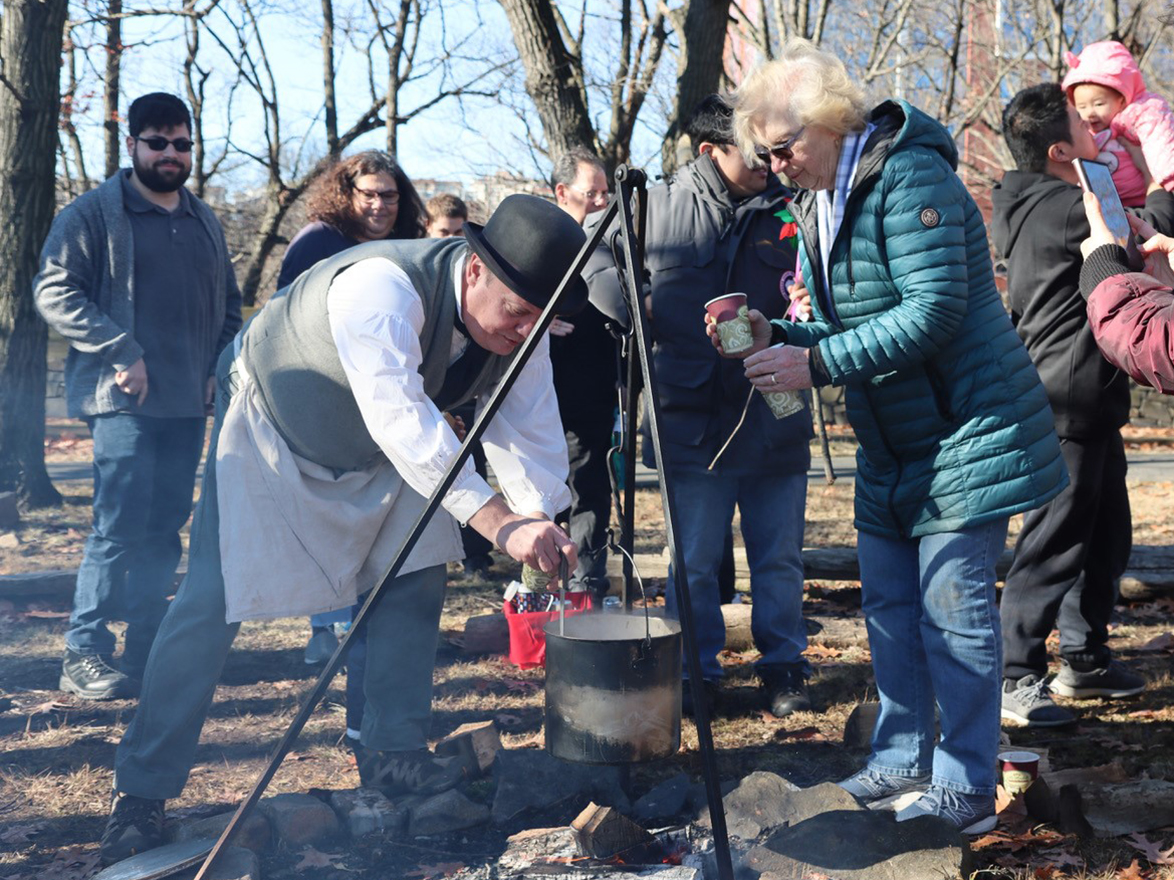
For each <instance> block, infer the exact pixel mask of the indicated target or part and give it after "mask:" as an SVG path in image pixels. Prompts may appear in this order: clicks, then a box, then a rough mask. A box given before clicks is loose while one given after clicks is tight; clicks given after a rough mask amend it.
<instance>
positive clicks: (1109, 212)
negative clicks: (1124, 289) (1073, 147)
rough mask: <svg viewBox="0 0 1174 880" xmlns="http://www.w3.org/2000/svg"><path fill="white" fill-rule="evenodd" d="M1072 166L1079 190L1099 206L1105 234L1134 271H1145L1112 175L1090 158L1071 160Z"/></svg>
mask: <svg viewBox="0 0 1174 880" xmlns="http://www.w3.org/2000/svg"><path fill="white" fill-rule="evenodd" d="M1072 164H1073V165H1074V166H1075V167H1076V175H1077V177H1079V178H1080V186H1081V188H1083V189H1084V190H1085V192H1090V193H1092V194H1093V195H1095V196H1096V197H1097V201H1099V202H1100V203H1101V216H1102V217H1104V218H1105V223H1106V224H1108V227H1109V232H1111V233H1112V234H1113V237H1114V238H1115V239H1117V243H1118V244H1119V245H1121V247H1123V248H1125V253H1126V255H1127V257H1128V261H1129V267H1130V268H1131V269H1133V270H1135V271H1140V270H1141V269H1143V268H1145V260H1143V259H1142V256H1141V251H1139V250H1138V249H1137V241H1136V240H1135V238H1134V235H1133V230H1132V229H1130V228H1129V219H1128V217H1126V215H1125V206H1124V205H1122V204H1121V196H1119V195H1118V194H1117V186H1116V184H1114V183H1113V173H1112V172H1111V171H1109V166H1108V165H1105V164H1104V163H1103V162H1094V161H1092V160H1091V159H1073V160H1072Z"/></svg>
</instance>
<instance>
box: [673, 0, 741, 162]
mask: <svg viewBox="0 0 1174 880" xmlns="http://www.w3.org/2000/svg"><path fill="white" fill-rule="evenodd" d="M729 20H730V0H690V3H689V9H688V12H686V13H685V22H684V28H683V30H682V31H681V32H680V42H681V49H680V61H679V62H678V64H677V99H676V105H675V107H674V112H673V118H672V121H671V122H670V124H669V129H668V132H667V133H666V134H665V138H664V143H663V144H662V145H661V151H660V152H661V162H662V164H663V166H664V173H665V174H671V173H672V172H673V171H675V170H676V168H677V164H678V162H677V158H678V154H677V147H678V141H679V140H680V138H681V137H682V135H683V133H684V128H685V122H686V120H688V118H689V116H690V115H691V114H692V113H693V110H694V109H695V108H696V107H697V105H698V104H700V103H701V101H702V100H703V99H704V98H706V97H708V96H709V95H712V94H713V93H714V92H716V91H717V90H718V89H719V88H720V86H721V81H722V57H723V54H724V52H725V47H726V30H727V29H728V27H729Z"/></svg>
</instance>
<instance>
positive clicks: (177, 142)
mask: <svg viewBox="0 0 1174 880" xmlns="http://www.w3.org/2000/svg"><path fill="white" fill-rule="evenodd" d="M135 140H136V141H140V142H141V143H144V144H146V145H147V148H148V149H150V150H154V151H155V152H156V153H162V152H163V151H164V150H166V149H167V145H168V144H171V146H173V147H175V152H177V153H190V152H191V151H192V142H191V140H190V139H189V138H172V139H171V140H168V139H167V138H165V137H163V136H162V135H152V136H151V137H138V136H136V137H135Z"/></svg>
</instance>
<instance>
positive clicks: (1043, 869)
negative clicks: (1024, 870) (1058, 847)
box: [1031, 865, 1056, 880]
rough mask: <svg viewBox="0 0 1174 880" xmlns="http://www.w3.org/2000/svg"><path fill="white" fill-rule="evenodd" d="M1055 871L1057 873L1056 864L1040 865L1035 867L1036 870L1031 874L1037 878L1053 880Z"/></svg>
mask: <svg viewBox="0 0 1174 880" xmlns="http://www.w3.org/2000/svg"><path fill="white" fill-rule="evenodd" d="M1055 873H1056V868H1055V866H1053V865H1040V866H1039V867H1038V868H1036V869H1035V871H1034V872H1032V875H1031V876H1033V877H1035V878H1036V880H1051V877H1052V875H1053V874H1055Z"/></svg>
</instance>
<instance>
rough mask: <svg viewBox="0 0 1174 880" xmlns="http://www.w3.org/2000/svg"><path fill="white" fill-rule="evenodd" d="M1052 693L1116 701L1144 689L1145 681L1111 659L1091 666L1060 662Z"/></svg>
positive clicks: (1062, 660)
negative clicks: (1098, 665) (1102, 663)
mask: <svg viewBox="0 0 1174 880" xmlns="http://www.w3.org/2000/svg"><path fill="white" fill-rule="evenodd" d="M1052 690H1054V691H1055V692H1056V693H1058V694H1062V695H1063V696H1065V697H1076V698H1077V699H1082V700H1087V699H1089V698H1090V697H1102V698H1108V699H1119V698H1121V697H1132V696H1136V695H1137V694H1140V693H1141V692H1142V691H1144V690H1145V679H1144V678H1142V677H1141V676H1140V675H1138V674H1137V673H1136V672H1134V671H1133V670H1131V669H1129V668H1128V667H1126V666H1125V665H1124V664H1123V663H1119V662H1117V661H1116V660H1111V661H1110V662H1109V663H1108V664H1106V665H1105V666H1100V667H1094V666H1085V667H1083V668H1082V667H1081V665H1079V664H1076V663H1069V662H1068V661H1067V660H1064V659H1061V660H1060V672H1059V674H1058V675H1057V676H1056V678H1055V679H1054V680H1053V681H1052Z"/></svg>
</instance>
